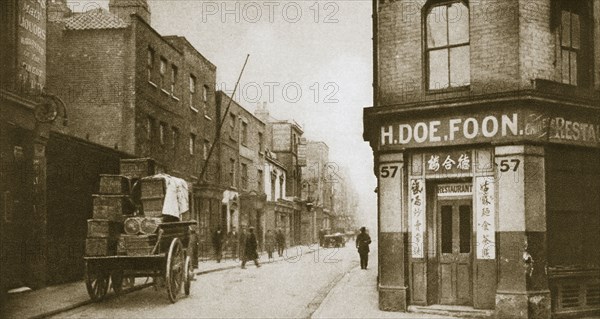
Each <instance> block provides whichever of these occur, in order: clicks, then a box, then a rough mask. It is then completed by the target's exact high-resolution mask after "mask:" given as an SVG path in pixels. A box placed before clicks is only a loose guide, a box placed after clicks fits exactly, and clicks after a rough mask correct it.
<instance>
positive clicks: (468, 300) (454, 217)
mask: <svg viewBox="0 0 600 319" xmlns="http://www.w3.org/2000/svg"><path fill="white" fill-rule="evenodd" d="M471 216H472V204H471V201H470V200H443V201H438V218H439V219H438V225H439V230H438V232H439V236H438V238H439V241H438V242H439V245H438V247H439V251H440V252H441V253H440V266H439V278H440V285H439V289H440V290H439V296H440V303H441V304H447V305H470V304H472V300H473V297H472V285H471V269H472V267H471V262H472V254H471V250H472V229H473V224H472V220H471Z"/></svg>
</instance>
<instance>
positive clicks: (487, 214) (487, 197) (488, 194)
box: [475, 177, 496, 259]
mask: <svg viewBox="0 0 600 319" xmlns="http://www.w3.org/2000/svg"><path fill="white" fill-rule="evenodd" d="M475 192H476V193H475V194H476V196H475V205H476V206H475V207H476V212H475V214H476V216H475V218H476V220H477V259H496V209H495V207H496V200H495V193H494V178H493V177H477V178H476V179H475Z"/></svg>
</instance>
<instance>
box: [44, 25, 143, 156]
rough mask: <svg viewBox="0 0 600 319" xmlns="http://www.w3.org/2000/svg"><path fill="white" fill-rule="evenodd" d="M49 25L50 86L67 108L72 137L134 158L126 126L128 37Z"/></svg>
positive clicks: (120, 33)
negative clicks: (129, 154)
mask: <svg viewBox="0 0 600 319" xmlns="http://www.w3.org/2000/svg"><path fill="white" fill-rule="evenodd" d="M49 25H50V26H49V28H48V31H49V32H48V41H47V45H48V53H47V68H48V81H47V82H48V83H47V86H48V90H49V91H50V92H53V93H54V94H56V95H57V96H59V97H60V98H61V99H62V100H63V101H64V102H65V103H66V105H67V108H68V110H69V128H68V132H69V134H70V135H72V136H75V137H79V138H82V139H86V140H89V141H91V142H93V143H97V144H100V145H102V146H106V147H110V148H116V149H119V150H123V151H125V152H128V153H133V152H134V150H133V145H134V141H133V134H132V132H131V131H130V127H129V126H127V125H126V123H125V122H124V116H125V115H126V114H125V112H124V110H125V106H126V105H127V104H128V103H127V102H128V97H129V96H130V95H131V91H129V90H128V89H129V87H128V85H127V79H126V77H125V74H124V70H126V69H127V68H128V64H127V63H128V62H127V59H128V57H127V52H128V50H129V49H128V45H129V44H128V41H127V38H128V32H127V31H126V30H124V29H120V30H90V31H69V30H63V29H62V27H61V25H57V24H54V23H52V24H49Z"/></svg>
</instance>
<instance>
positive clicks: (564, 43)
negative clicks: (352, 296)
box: [364, 0, 600, 318]
mask: <svg viewBox="0 0 600 319" xmlns="http://www.w3.org/2000/svg"><path fill="white" fill-rule="evenodd" d="M373 11H374V15H373V33H374V37H373V38H374V105H373V107H368V108H365V110H364V132H365V133H364V138H365V140H367V141H368V142H369V143H370V145H371V147H372V149H373V153H374V157H375V167H374V173H375V174H376V176H377V178H378V188H377V192H378V217H379V222H378V223H379V227H378V228H379V229H378V234H379V242H378V245H379V270H378V271H379V282H378V285H379V287H378V291H379V307H380V309H382V310H389V311H418V310H422V311H427V309H431V308H435V307H437V305H444V307H450V308H453V307H454V306H467V308H464V307H461V308H460V309H470V310H472V311H474V312H479V313H485V314H487V315H490V316H495V317H497V318H550V317H552V318H559V317H563V316H569V315H570V316H575V317H581V316H585V315H590V314H597V313H598V312H599V311H600V250H598V248H597V247H598V246H599V245H600V151H599V148H600V1H598V0H590V1H587V0H586V1H550V0H527V1H524V0H507V1H501V2H498V1H487V0H480V1H420V0H418V1H379V0H377V1H374V2H373ZM456 309H457V308H456ZM481 310H483V311H481Z"/></svg>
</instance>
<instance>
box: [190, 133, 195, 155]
mask: <svg viewBox="0 0 600 319" xmlns="http://www.w3.org/2000/svg"><path fill="white" fill-rule="evenodd" d="M195 150H196V134H194V133H191V134H190V155H194V151H195Z"/></svg>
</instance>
